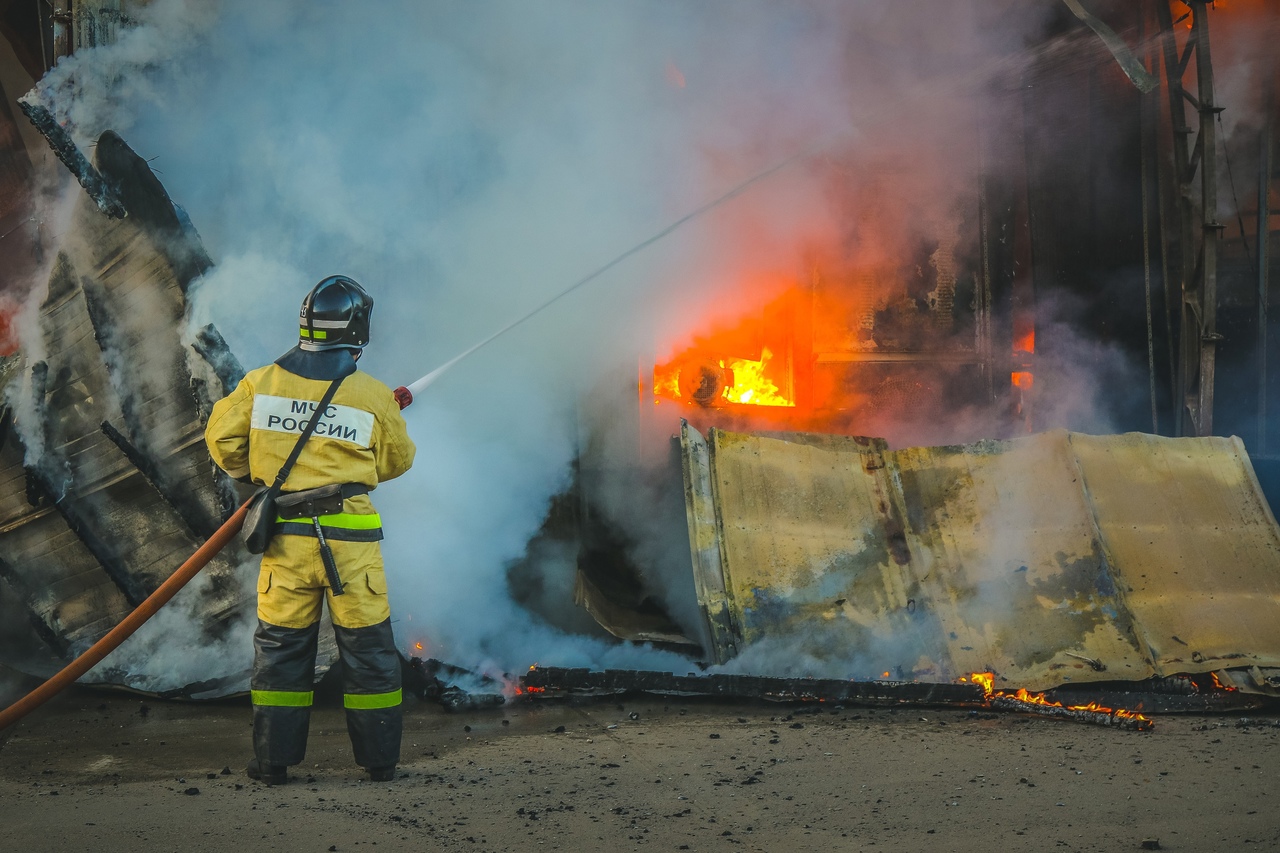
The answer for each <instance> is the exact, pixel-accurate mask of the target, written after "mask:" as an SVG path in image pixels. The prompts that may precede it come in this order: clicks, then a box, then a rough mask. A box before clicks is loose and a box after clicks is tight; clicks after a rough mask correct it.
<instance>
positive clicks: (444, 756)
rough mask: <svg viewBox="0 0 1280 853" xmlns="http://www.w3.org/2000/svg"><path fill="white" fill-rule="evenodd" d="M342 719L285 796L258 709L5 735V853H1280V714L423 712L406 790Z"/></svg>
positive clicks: (0, 816)
mask: <svg viewBox="0 0 1280 853" xmlns="http://www.w3.org/2000/svg"><path fill="white" fill-rule="evenodd" d="M338 705H340V701H339V702H338V703H337V704H335V702H334V701H333V697H326V698H325V699H324V700H323V703H322V705H321V706H320V707H318V708H317V710H316V712H315V714H314V716H313V719H312V726H311V744H310V750H309V753H308V756H307V762H306V763H305V764H304V765H302V766H301V767H298V768H294V778H293V779H292V780H291V781H290V782H289V783H288V784H287V785H284V786H278V787H271V788H268V787H265V786H263V785H260V784H258V783H255V782H251V781H250V780H248V779H247V778H245V776H244V774H243V767H244V764H245V761H246V759H247V758H248V757H249V748H250V746H249V744H250V726H249V708H248V704H247V702H243V701H238V702H225V703H215V704H207V703H206V704H182V703H176V702H163V701H157V700H153V699H145V700H143V699H139V698H138V697H136V696H129V695H127V694H120V693H108V692H98V691H91V690H87V689H77V690H75V691H73V692H70V693H68V694H66V695H64V696H62V697H59V698H58V699H56V700H54V701H53V702H51V703H50V704H49V705H47V706H45V707H44V708H42V709H40V710H38V711H37V712H35V713H34V714H33V715H31V716H29V717H28V718H26V719H25V720H23V721H21V722H20V723H18V724H17V725H15V726H13V727H12V728H11V729H10V730H9V731H7V732H4V733H3V734H0V826H3V837H4V844H3V848H4V849H6V850H15V851H24V853H27V852H28V851H44V850H51V851H52V850H58V851H63V850H94V851H102V852H103V853H111V851H138V850H148V851H164V850H172V851H184V853H187V852H188V851H203V850H219V851H226V850H235V849H241V850H267V849H271V850H275V851H326V850H327V851H357V850H374V849H378V850H467V851H498V850H512V851H514V850H519V851H529V850H534V849H536V850H573V851H583V850H606V849H640V848H642V849H652V850H694V851H700V850H710V851H714V850H725V851H735V850H754V851H808V850H884V851H969V850H974V851H977V850H982V851H989V850H992V849H999V848H1001V847H1003V848H1005V849H1010V850H1027V849H1047V850H1068V851H1071V850H1096V851H1124V850H1142V849H1162V850H1184V851H1234V850H1246V851H1264V850H1276V849H1280V810H1278V806H1277V803H1278V802H1280V798H1278V797H1277V795H1280V773H1278V772H1277V767H1280V717H1278V716H1277V715H1276V714H1274V713H1272V714H1269V715H1264V716H1258V715H1254V716H1252V717H1250V718H1243V719H1242V718H1240V717H1165V718H1161V719H1159V720H1158V722H1157V725H1156V728H1155V730H1154V731H1153V732H1150V733H1133V732H1125V731H1116V730H1112V729H1108V728H1101V727H1094V726H1089V725H1083V724H1079V723H1071V722H1062V721H1051V720H1043V719H1033V718H1026V717H1018V716H1011V715H1000V716H996V715H992V714H985V713H983V714H972V713H970V712H967V711H960V710H942V709H933V708H930V709H898V710H896V711H891V710H873V709H867V708H855V707H848V708H826V707H797V706H780V705H768V704H755V705H730V704H723V703H714V702H706V701H662V700H652V699H645V700H638V701H632V700H629V699H628V700H626V701H623V702H618V701H608V702H599V703H594V704H578V705H572V704H568V703H563V702H559V703H552V702H543V703H541V704H517V705H508V706H506V707H504V708H501V709H497V710H492V711H483V712H474V713H469V714H448V713H446V712H444V711H443V710H441V709H440V708H439V707H438V706H436V705H434V704H430V703H423V702H419V701H417V700H413V699H410V700H409V704H408V705H407V714H406V731H405V740H404V758H403V762H402V764H401V768H400V777H399V778H398V779H397V780H396V781H395V782H393V783H390V784H375V783H371V782H368V781H365V780H364V779H363V778H362V775H361V774H360V773H359V772H358V770H357V768H355V767H354V766H352V764H351V758H350V745H349V744H348V742H347V735H346V730H345V724H344V721H343V715H342V711H341V709H340V707H338ZM1242 723H1245V724H1242ZM1157 844H1158V845H1159V846H1158V848H1156V847H1155V845H1157Z"/></svg>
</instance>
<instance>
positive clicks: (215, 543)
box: [0, 371, 443, 731]
mask: <svg viewBox="0 0 1280 853" xmlns="http://www.w3.org/2000/svg"><path fill="white" fill-rule="evenodd" d="M440 372H443V371H440ZM435 375H439V374H438V373H436V374H435ZM428 376H431V379H430V380H428V381H427V382H425V383H423V382H422V380H419V383H421V387H422V388H425V387H426V386H427V385H429V384H431V381H434V376H433V375H431V374H428ZM414 384H415V385H416V384H418V383H414ZM401 391H405V389H404V388H397V389H396V391H395V394H396V400H397V402H398V403H399V404H400V408H401V409H403V408H405V407H406V406H408V405H409V403H410V402H412V400H413V398H412V396H408V391H405V393H404V394H401V393H400V392H401ZM249 503H250V502H249V501H245V502H244V503H243V504H241V505H240V508H239V509H237V510H236V511H235V512H233V513H232V514H231V517H230V518H228V519H227V520H226V521H224V522H223V523H222V526H221V527H219V528H218V529H217V530H215V531H214V532H213V535H212V536H210V537H209V538H208V539H207V540H206V541H205V543H204V544H203V545H201V546H200V547H199V548H197V549H196V551H195V553H194V554H192V555H191V556H190V557H188V558H187V560H186V562H184V563H183V564H182V565H181V566H179V567H178V569H177V571H175V572H174V573H173V574H171V575H169V577H168V578H167V579H166V580H165V581H164V583H162V584H160V586H158V587H156V591H155V592H153V593H151V595H149V596H147V597H146V599H144V600H143V602H142V603H141V604H139V605H138V606H137V607H135V608H134V609H133V611H132V612H130V613H129V615H128V616H126V617H125V618H124V619H122V620H120V623H119V624H118V625H116V626H115V627H114V628H112V629H111V630H110V631H108V632H107V633H106V634H105V635H104V636H103V637H102V639H100V640H98V641H97V642H96V643H94V644H93V645H92V646H90V647H89V648H88V649H86V650H85V651H84V652H82V653H81V654H80V655H79V656H78V657H76V659H75V660H73V661H71V663H69V664H67V665H66V666H65V667H63V668H62V669H61V670H59V671H58V672H57V673H56V674H55V675H54V676H53V677H51V678H50V679H49V680H47V681H45V682H44V683H43V684H41V685H40V686H39V687H37V688H36V689H35V690H32V691H31V692H30V693H28V694H27V695H26V696H24V697H22V698H21V699H19V700H18V701H17V702H14V703H13V704H12V705H10V706H9V707H7V708H5V709H4V710H3V711H0V731H4V730H5V729H7V728H8V727H9V726H11V725H13V724H14V723H16V722H17V721H18V720H20V719H22V718H23V717H25V716H26V715H27V714H29V713H31V712H32V711H34V710H35V709H36V708H39V707H40V706H41V705H43V704H44V703H45V702H48V701H49V700H50V699H52V698H53V697H54V696H57V695H58V694H59V693H61V692H62V691H63V690H65V689H67V688H68V687H70V686H71V684H72V683H74V682H75V680H76V679H78V678H79V677H80V676H82V675H84V674H85V673H86V672H88V671H89V670H91V669H93V668H94V667H95V666H97V665H98V664H99V663H100V662H101V661H102V659H103V658H105V657H106V656H107V655H109V654H111V653H112V652H113V651H115V650H116V649H117V648H118V647H119V646H120V644H121V643H123V642H124V641H125V640H127V639H129V637H131V636H132V635H133V633H134V632H135V631H137V630H138V629H139V628H141V627H142V626H143V625H144V624H146V622H147V620H149V619H150V618H151V617H152V616H155V615H156V613H158V612H159V611H160V608H161V607H164V606H165V605H166V604H168V603H169V599H171V598H173V597H174V596H175V595H177V594H178V590H180V589H182V588H183V587H184V586H186V585H187V583H188V582H189V581H190V580H191V579H192V578H194V577H195V576H196V575H197V574H199V573H200V570H201V569H203V568H204V567H205V566H206V565H207V564H208V563H209V561H210V560H212V559H213V558H214V557H216V556H217V555H218V554H219V552H221V551H222V549H223V548H225V547H227V544H228V543H229V542H230V541H231V540H232V539H234V538H235V536H236V534H237V533H239V532H240V528H242V527H243V526H244V519H245V515H246V514H247V513H248V511H249ZM322 541H323V540H322ZM335 573H336V569H335Z"/></svg>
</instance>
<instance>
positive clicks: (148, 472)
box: [101, 421, 219, 539]
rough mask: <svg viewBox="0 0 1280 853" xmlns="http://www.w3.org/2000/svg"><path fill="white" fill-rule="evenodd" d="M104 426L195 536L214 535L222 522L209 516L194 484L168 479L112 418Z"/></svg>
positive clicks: (106, 431) (108, 434)
mask: <svg viewBox="0 0 1280 853" xmlns="http://www.w3.org/2000/svg"><path fill="white" fill-rule="evenodd" d="M101 427H102V434H103V435H105V436H106V437H107V438H109V439H111V443H112V444H114V445H115V446H116V447H118V448H120V452H121V453H123V454H124V455H125V458H126V459H128V460H129V462H130V463H131V464H132V465H133V467H134V468H137V469H138V473H140V474H142V476H143V479H145V480H146V481H147V482H148V483H150V484H151V486H152V488H154V489H155V490H156V492H157V493H158V494H159V495H160V497H161V498H162V499H163V500H164V502H165V503H167V504H168V505H169V506H171V507H173V511H174V512H176V513H177V514H178V517H179V518H181V519H182V523H183V524H185V525H186V527H187V530H188V531H189V532H190V533H191V534H192V535H193V536H195V537H196V538H197V539H208V538H209V537H210V536H212V535H213V534H214V531H216V530H217V529H218V527H219V525H218V524H215V523H212V522H211V520H210V519H208V518H206V517H205V514H204V508H203V507H202V506H201V505H200V501H199V498H198V496H197V495H196V493H195V492H194V491H192V490H191V488H190V484H178V485H177V486H174V484H172V483H170V482H168V481H167V480H166V479H165V477H164V474H163V472H162V471H161V470H160V467H159V466H158V465H156V463H155V460H154V459H152V458H151V457H149V456H147V455H146V454H145V453H143V452H142V451H140V450H138V448H137V447H135V446H134V445H133V443H132V442H131V441H129V439H128V437H126V436H125V434H124V433H122V432H120V430H118V429H116V428H115V427H114V426H112V424H111V422H110V421H103V422H102V425H101Z"/></svg>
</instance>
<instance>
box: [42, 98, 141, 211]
mask: <svg viewBox="0 0 1280 853" xmlns="http://www.w3.org/2000/svg"><path fill="white" fill-rule="evenodd" d="M18 106H19V107H20V108H21V109H22V112H23V113H25V114H26V116H27V118H28V119H30V121H31V123H32V124H33V125H35V128H36V130H38V131H40V135H41V136H43V137H44V138H45V139H47V140H48V141H49V147H50V148H52V149H53V153H54V154H56V155H57V156H58V159H59V160H61V161H62V163H63V165H65V166H66V167H67V168H68V169H69V170H70V171H71V174H73V175H75V177H76V180H77V181H79V182H80V186H82V187H84V190H85V192H87V193H88V194H89V197H90V198H92V199H93V201H94V203H95V204H97V205H98V209H99V210H101V211H102V212H103V213H105V214H106V215H107V216H109V217H111V218H112V219H123V218H124V217H125V216H126V215H127V211H126V210H125V209H124V205H123V204H122V203H121V202H120V198H119V196H118V195H117V193H116V191H115V189H114V188H113V187H112V186H111V185H109V184H108V183H107V182H106V180H105V179H104V178H103V177H102V175H101V174H100V173H99V172H98V170H97V169H95V168H94V167H93V165H92V164H91V163H90V162H89V160H88V158H86V157H85V156H84V154H83V153H82V152H81V151H80V149H79V148H77V147H76V144H75V142H74V141H73V140H72V139H71V134H70V133H68V132H67V129H66V128H65V127H63V126H62V125H60V124H58V121H57V119H55V118H54V117H53V113H51V112H49V110H48V109H47V108H45V107H43V106H41V105H40V104H38V103H35V101H34V99H33V98H32V97H31V95H30V94H27V95H23V96H22V97H21V98H19V99H18Z"/></svg>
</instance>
